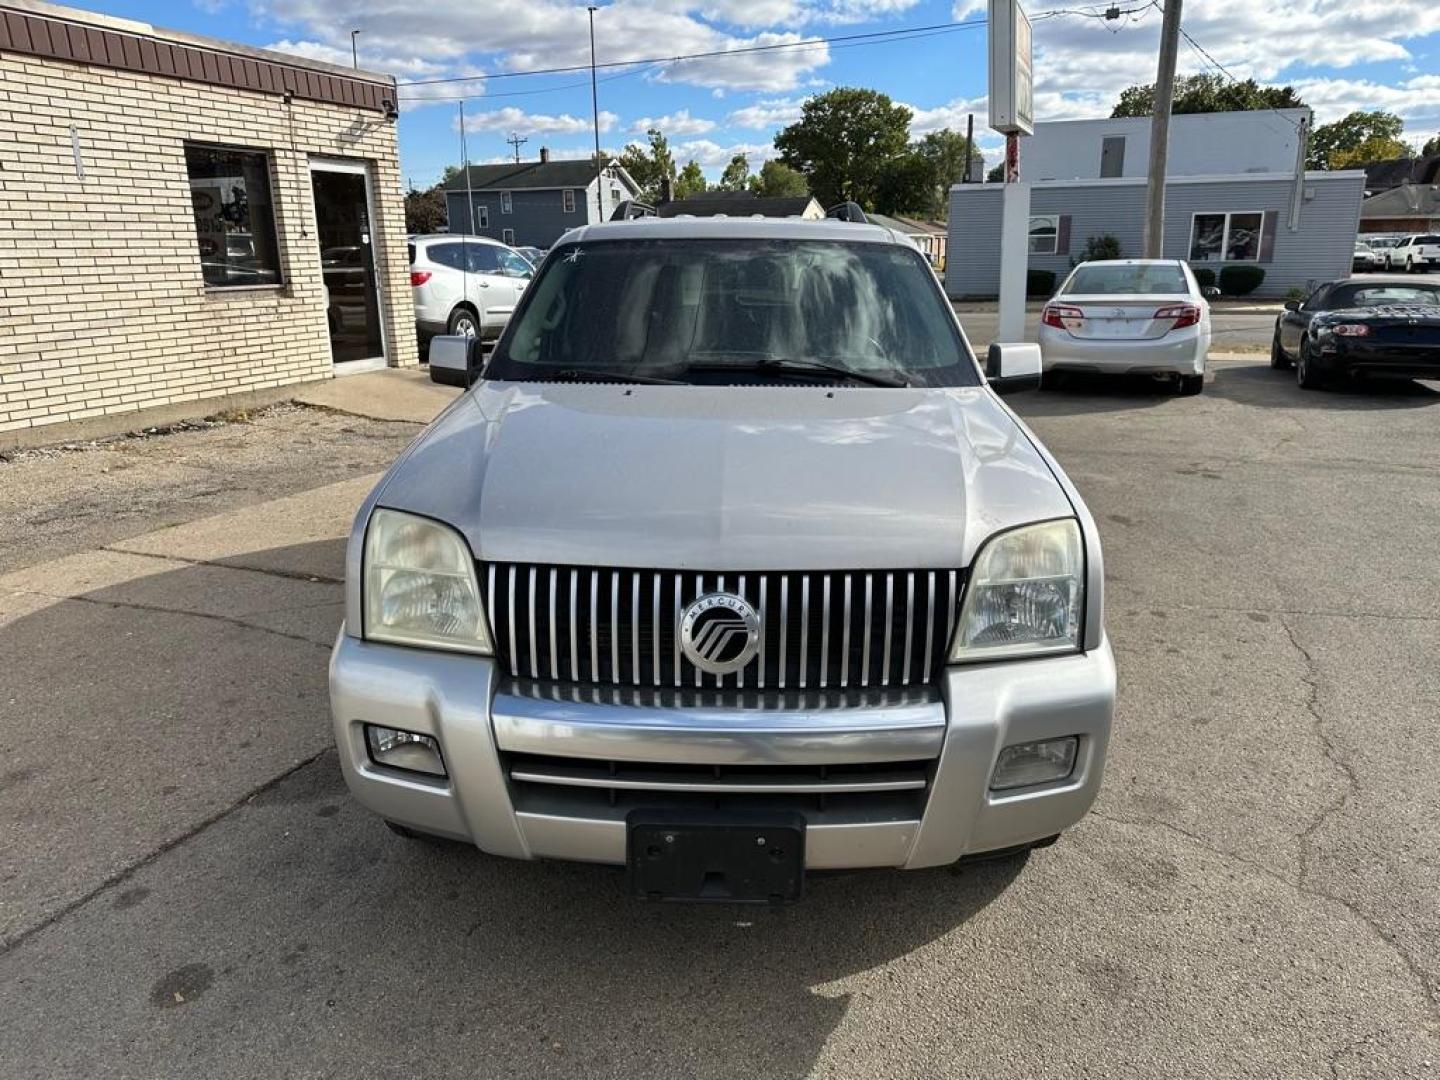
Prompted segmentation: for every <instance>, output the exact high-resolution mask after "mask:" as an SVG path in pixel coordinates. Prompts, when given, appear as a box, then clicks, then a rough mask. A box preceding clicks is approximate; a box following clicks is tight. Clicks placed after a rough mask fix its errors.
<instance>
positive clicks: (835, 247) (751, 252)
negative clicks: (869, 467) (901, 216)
mask: <svg viewBox="0 0 1440 1080" xmlns="http://www.w3.org/2000/svg"><path fill="white" fill-rule="evenodd" d="M805 365H809V366H810V367H811V368H812V369H814V368H818V367H820V366H821V365H825V366H828V367H832V368H840V369H842V370H841V371H840V372H829V373H826V377H825V378H823V379H822V378H819V377H818V375H819V374H821V373H817V372H816V371H814V370H812V371H811V372H810V375H811V376H817V377H816V378H814V379H812V381H826V382H831V383H833V382H837V381H844V380H845V372H855V373H856V376H857V378H856V380H855V381H862V380H873V381H876V382H881V381H882V380H884V381H887V382H893V383H894V384H896V385H899V384H904V383H909V384H911V385H916V386H974V385H978V384H979V382H980V379H979V374H978V372H977V370H976V368H975V365H974V363H973V361H972V360H971V358H970V354H969V351H968V350H967V349H966V347H965V343H964V340H963V338H962V337H961V335H960V333H959V330H958V328H957V327H956V325H955V320H954V317H953V315H952V314H951V311H950V309H949V305H948V303H947V302H946V300H945V298H944V296H943V294H942V293H941V291H940V288H939V286H938V284H937V283H936V281H935V277H934V274H933V272H932V271H931V270H930V268H929V267H928V266H927V265H926V263H925V261H924V259H923V257H922V256H921V255H920V254H919V252H916V251H912V250H909V249H907V248H901V247H897V246H894V245H890V244H870V243H834V242H816V241H808V240H739V239H736V240H730V239H692V240H660V241H657V240H611V241H597V242H592V243H580V244H568V245H566V246H564V247H561V248H557V249H555V250H554V251H552V252H551V253H550V256H549V258H547V259H546V260H545V264H544V268H543V269H542V270H541V271H540V275H539V277H538V278H537V279H536V281H535V283H534V284H533V285H532V286H531V288H530V289H529V290H528V291H527V295H526V298H525V300H524V302H523V304H522V306H521V307H520V309H519V310H518V311H517V312H516V315H515V317H514V318H513V319H512V320H511V323H510V327H509V329H508V330H507V331H506V334H505V336H504V337H503V339H502V340H501V342H500V344H499V345H498V346H497V347H496V350H495V354H494V356H493V357H492V359H491V361H490V363H489V364H488V365H487V366H486V369H485V377H486V378H489V379H516V380H528V379H546V378H562V379H563V378H567V377H569V376H568V375H567V373H573V372H583V373H584V374H586V375H588V376H591V377H593V376H594V375H596V374H597V373H598V374H604V375H613V376H614V377H615V378H616V380H617V381H624V380H625V379H626V378H634V379H641V380H643V379H665V380H675V381H681V382H687V383H705V384H710V385H713V384H717V383H735V382H744V383H747V384H754V383H755V382H757V381H763V382H770V381H791V380H796V379H799V378H801V377H804V374H805V373H803V372H801V371H798V370H796V369H798V368H801V367H803V366H805ZM742 373H743V374H742Z"/></svg>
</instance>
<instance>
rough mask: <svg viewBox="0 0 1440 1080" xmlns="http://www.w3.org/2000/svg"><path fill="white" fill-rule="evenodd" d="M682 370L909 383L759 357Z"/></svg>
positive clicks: (890, 384) (712, 362)
mask: <svg viewBox="0 0 1440 1080" xmlns="http://www.w3.org/2000/svg"><path fill="white" fill-rule="evenodd" d="M685 370H686V371H761V372H765V373H767V374H771V373H773V374H776V375H802V376H812V377H813V376H820V375H827V376H834V377H836V378H840V379H853V380H855V381H856V382H862V383H867V384H869V385H870V386H885V387H889V388H891V389H898V388H900V387H904V386H909V385H910V383H909V382H907V381H906V380H904V379H896V378H892V377H891V376H889V375H872V374H871V373H870V372H868V371H855V370H853V369H852V368H847V367H841V366H840V365H839V364H827V363H825V362H824V361H823V360H785V359H782V358H781V357H778V356H762V357H759V358H758V359H754V360H745V361H742V362H741V363H738V364H736V363H726V362H724V361H723V360H701V361H699V362H697V363H691V364H686V365H685Z"/></svg>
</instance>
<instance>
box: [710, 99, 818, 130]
mask: <svg viewBox="0 0 1440 1080" xmlns="http://www.w3.org/2000/svg"><path fill="white" fill-rule="evenodd" d="M804 104H805V99H804V98H801V97H784V98H765V99H762V100H760V101H757V102H755V103H754V104H753V105H746V106H745V107H744V108H740V109H736V110H735V111H734V112H732V113H731V114H730V115H729V116H727V117H726V118H725V124H726V126H727V127H736V128H753V129H756V130H761V129H766V128H769V129H776V128H782V127H786V126H787V125H789V124H793V123H794V122H795V121H796V120H799V119H800V108H801V106H802V105H804Z"/></svg>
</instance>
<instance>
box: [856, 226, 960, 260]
mask: <svg viewBox="0 0 1440 1080" xmlns="http://www.w3.org/2000/svg"><path fill="white" fill-rule="evenodd" d="M865 216H866V217H867V218H869V219H870V221H872V222H874V223H875V224H876V225H882V226H884V227H885V228H887V229H889V230H891V231H892V232H897V233H900V234H902V235H904V236H908V237H909V238H910V239H911V241H912V242H913V243H914V244H915V246H916V247H918V248H919V249H920V252H921V254H923V255H924V256H925V258H927V259H929V260H930V265H931V266H933V267H935V268H936V269H943V268H944V266H945V247H946V244H947V242H948V237H947V235H946V231H945V225H944V224H943V223H941V222H938V221H917V220H915V219H914V218H908V217H900V216H899V215H898V214H866V215H865Z"/></svg>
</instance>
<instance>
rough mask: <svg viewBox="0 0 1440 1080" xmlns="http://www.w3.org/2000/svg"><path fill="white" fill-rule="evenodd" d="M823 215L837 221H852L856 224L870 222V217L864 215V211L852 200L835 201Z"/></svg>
mask: <svg viewBox="0 0 1440 1080" xmlns="http://www.w3.org/2000/svg"><path fill="white" fill-rule="evenodd" d="M825 216H826V217H827V218H835V219H836V220H837V221H853V222H855V223H856V224H858V225H868V224H869V223H870V219H869V218H867V217H866V216H865V211H864V210H861V209H860V204H859V203H854V202H842V203H836V204H835V205H834V206H832V207H830V209H829V210H826V211H825Z"/></svg>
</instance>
